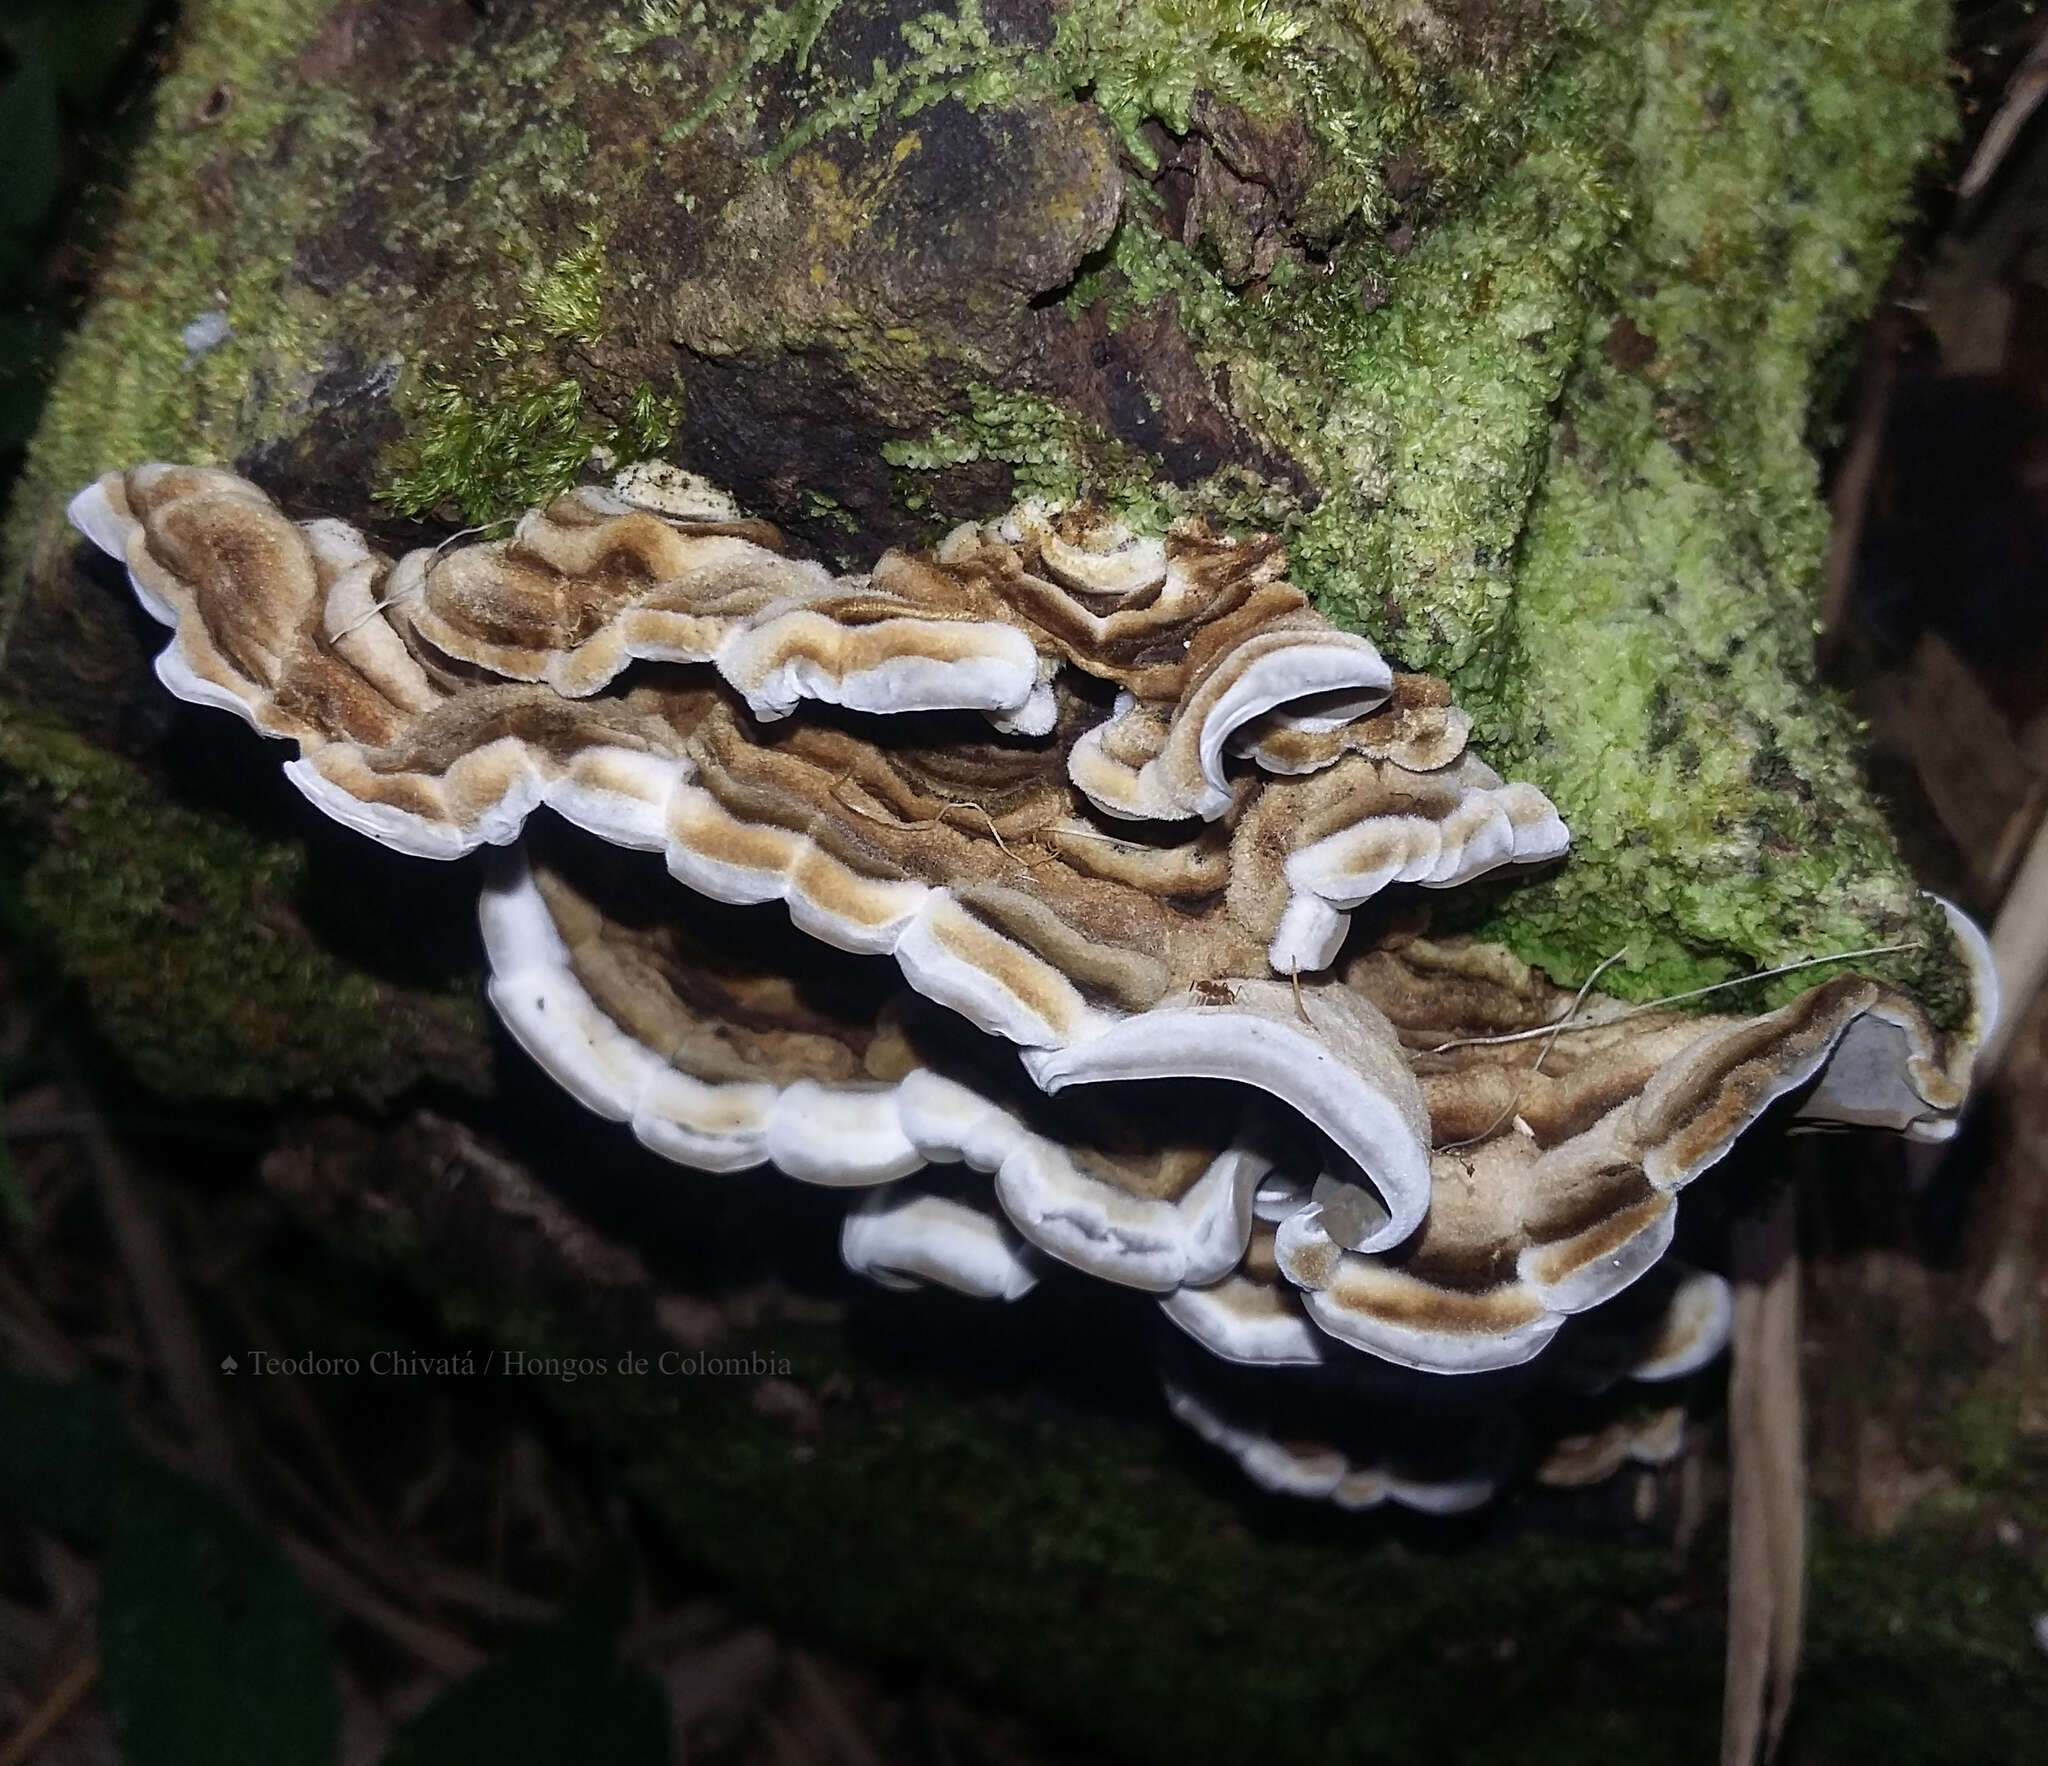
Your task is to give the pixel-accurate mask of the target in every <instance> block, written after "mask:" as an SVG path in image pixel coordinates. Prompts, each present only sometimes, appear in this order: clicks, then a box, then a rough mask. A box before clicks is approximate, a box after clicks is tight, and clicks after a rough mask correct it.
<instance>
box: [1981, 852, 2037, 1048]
mask: <svg viewBox="0 0 2048 1766" xmlns="http://www.w3.org/2000/svg"><path fill="white" fill-rule="evenodd" d="M1991 966H1992V968H1993V969H1994V970H1995V971H1996V972H1997V975H1998V1001H1999V1005H1998V1022H1997V1024H1996V1025H1994V1026H1993V1027H1992V1031H1991V1034H1990V1036H1989V1037H1987V1038H1986V1039H1985V1042H1984V1046H1983V1047H1982V1048H1981V1049H1979V1050H1978V1051H1977V1066H1976V1083H1977V1085H1978V1087H1979V1088H1980V1089H1981V1088H1982V1087H1984V1086H1986V1085H1988V1084H1989V1083H1990V1082H1991V1081H1992V1080H1993V1079H1995V1078H1996V1077H1997V1076H1998V1068H1999V1064H2000V1063H2001V1062H2002V1061H2003V1060H2004V1059H2005V1052H2006V1050H2007V1048H2008V1047H2010V1046H2011V1043H2012V1038H2013V1032H2014V1031H2016V1030H2017V1029H2018V1028H2019V1027H2020V1025H2021V1024H2022V1023H2024V1022H2025V1021H2026V1017H2027V1012H2028V1009H2029V1008H2030V1007H2031V1006H2032V1005H2033V1003H2034V996H2035V994H2037V993H2038V992H2040V990H2041V983H2042V981H2043V980H2044V979H2048V820H2043V821H2042V822H2040V823H2038V824H2037V825H2036V827H2035V829H2034V839H2033V844H2032V845H2030V846H2029V847H2028V848H2027V856H2026V857H2025V858H2024V859H2023V860H2022V861H2021V862H2020V868H2019V874H2018V875H2017V876H2015V877H2014V878H2013V880H2012V887H2011V888H2010V889H2008V890H2007V891H2006V893H2005V900H2004V902H2003V903H2002V904H2001V905H2000V907H1999V910H1998V918H1997V920H1995V921H1994V922H1993V923H1992V927H1991Z"/></svg>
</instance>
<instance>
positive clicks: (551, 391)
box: [377, 227, 682, 525]
mask: <svg viewBox="0 0 2048 1766" xmlns="http://www.w3.org/2000/svg"><path fill="white" fill-rule="evenodd" d="M584 231H585V235H586V237H585V240H584V243H583V244H582V245H580V246H578V247H577V248H576V249H575V250H574V251H572V252H568V253H566V254H565V255H563V256H562V257H560V258H558V259H556V260H555V262H554V263H553V264H551V265H549V267H548V268H547V270H546V271H545V272H544V273H542V274H541V275H538V276H535V277H532V278H530V279H529V280H528V281H527V283H526V284H525V286H524V288H523V290H522V298H521V301H520V305H519V307H518V309H517V311H515V312H514V313H513V315H512V317H511V318H510V319H509V320H508V321H506V322H505V323H504V324H503V325H500V326H495V327H493V328H491V329H490V330H488V331H486V332H485V333H484V334H483V336H482V337H481V339H480V340H479V342H478V346H477V348H476V351H475V364H474V365H473V366H472V367H471V368H470V369H469V371H468V372H467V373H465V374H463V375H460V376H457V375H453V374H451V373H450V372H449V371H448V370H447V369H446V368H436V369H434V370H430V371H429V372H428V373H427V374H426V375H425V376H424V377H423V379H424V384H423V385H422V386H421V388H420V390H419V391H418V392H417V393H415V394H411V395H410V396H407V395H405V394H403V392H401V403H402V404H403V405H404V406H405V408H406V414H407V417H408V424H407V429H406V434H405V436H404V438H403V439H402V440H401V441H400V442H399V443H398V444H397V446H396V447H395V448H393V449H392V451H391V455H390V459H389V463H388V476H387V478H386V480H385V482H384V484H383V485H382V486H381V487H379V489H378V491H377V498H378V501H380V502H383V503H387V504H389V505H390V506H391V507H392V508H394V509H396V510H398V511H399V513H400V514H403V515H425V514H427V513H429V512H430V511H433V510H437V509H444V508H446V509H453V510H457V511H460V513H461V515H462V518H463V519H464V520H466V521H469V522H472V523H476V524H479V525H482V524H489V523H494V522H497V521H501V520H504V519H507V518H509V517H511V516H514V515H516V514H518V513H519V511H520V510H522V509H529V508H533V507H535V506H537V505H539V504H543V503H547V502H549V501H551V500H552V499H553V498H555V497H556V496H559V495H560V494H561V493H562V492H563V491H565V490H567V489H568V488H569V486H570V485H572V484H574V483H575V482H576V480H577V478H578V477H579V476H580V475H581V474H582V472H583V470H584V468H585V467H586V466H587V465H588V464H589V463H590V460H591V457H592V456H593V455H598V456H600V457H604V456H609V457H611V458H613V459H619V460H646V459H651V458H653V457H654V456H655V455H657V454H659V453H660V452H661V451H662V449H664V448H665V447H667V446H668V444H669V442H670V441H671V439H673V437H674V435H675V431H676V425H677V424H678V423H680V422H681V421H682V407H681V405H680V404H678V403H677V402H676V401H675V400H674V399H672V398H665V397H663V396H662V395H660V394H659V393H657V392H656V391H655V390H654V388H653V387H651V386H649V385H647V384H646V383H644V382H643V383H642V384H641V385H639V386H638V387H636V388H635V389H634V391H633V395H632V397H631V399H630V400H629V401H628V403H627V406H626V408H625V410H624V412H623V413H621V414H620V415H618V416H616V417H605V416H602V415H594V414H592V413H591V412H590V411H589V410H588V408H587V405H586V395H585V392H584V389H583V387H582V385H581V384H580V383H579V382H578V381H577V380H575V379H573V378H571V377H569V375H568V374H567V373H566V372H565V371H564V370H563V368H562V366H561V365H560V362H559V359H558V357H557V354H556V352H555V351H554V349H553V348H552V346H554V345H556V344H562V343H569V344H579V343H580V344H583V345H585V346H593V345H595V344H597V343H599V342H601V341H602V340H603V337H604V277H605V260H604V246H603V241H602V238H601V236H600V234H599V232H598V229H596V228H595V227H587V228H585V230H584Z"/></svg>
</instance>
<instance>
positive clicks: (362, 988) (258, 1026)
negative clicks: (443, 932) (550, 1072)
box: [0, 713, 485, 1101]
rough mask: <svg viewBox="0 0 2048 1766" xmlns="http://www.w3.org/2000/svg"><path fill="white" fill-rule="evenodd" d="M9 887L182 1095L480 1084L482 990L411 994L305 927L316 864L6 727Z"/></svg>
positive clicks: (37, 930) (151, 1073)
mask: <svg viewBox="0 0 2048 1766" xmlns="http://www.w3.org/2000/svg"><path fill="white" fill-rule="evenodd" d="M0 819H4V824H5V827H6V838H5V840H4V842H0V846H4V849H5V850H6V852H7V853H8V864H7V872H8V874H7V876H6V878H5V882H6V887H7V889H8V892H9V893H10V894H11V895H13V896H14V897H15V899H16V900H17V901H18V903H19V904H20V906H21V908H23V909H25V910H26V915H25V917H26V920H27V922H28V925H27V928H26V930H27V931H28V932H29V935H30V937H31V938H32V939H41V940H45V941H47V943H46V950H47V952H48V954H49V955H50V956H51V957H52V958H53V959H54V961H55V964H56V966H57V968H58V969H59V971H60V972H61V973H62V974H63V975H64V976H65V977H66V978H67V979H68V980H70V981H71V982H73V983H75V984H76V985H77V986H78V987H80V988H81V990H82V991H83V993H84V995H85V997H86V999H87V1000H88V1001H89V1002H90V1005H91V1009H92V1012H93V1014H94V1020H95V1023H96V1025H97V1027H98V1028H99V1030H100V1032H101V1034H103V1035H104V1036H105V1037H106V1038H107V1040H108V1041H109V1042H110V1043H111V1044H113V1046H114V1047H115V1048H117V1049H118V1050H119V1051H120V1053H121V1054H122V1056H123V1058H124V1059H125V1060H127V1062H128V1063H129V1064H130V1065H131V1066H132V1067H133V1069H134V1070H135V1072H136V1073H137V1074H138V1075H139V1076H140V1077H141V1078H142V1079H143V1080H144V1081H145V1082H146V1083H148V1084H150V1085H153V1086H155V1087H157V1088H158V1089H159V1090H161V1091H163V1092H164V1093H166V1094H167V1095H171V1096H188V1097H189V1096H195V1095H203V1096H210V1097H215V1098H231V1099H238V1100H248V1101H265V1100H273V1099H277V1098H282V1097H287V1096H293V1097H354V1098H367V1099H371V1100H373V1101H382V1100H385V1099H388V1098H389V1096H390V1095H391V1094H392V1093H393V1092H394V1091H396V1090H399V1089H402V1088H403V1087H405V1086H407V1085H409V1084H411V1083H413V1082H414V1081H415V1080H416V1079H417V1077H418V1076H419V1075H420V1073H421V1071H422V1070H423V1069H424V1071H426V1072H428V1073H435V1074H438V1075H439V1076H441V1077H443V1078H450V1079H459V1080H463V1081H470V1080H473V1078H474V1074H475V1066H476V1055H475V1051H476V1050H477V1049H478V1048H479V1047H480V1046H481V1044H482V1042H483V1038H484V1035H485V1032H484V1028H483V1022H482V1013H481V1010H480V1008H479V1005H478V1002H477V1001H476V999H475V997H474V994H473V992H472V991H471V990H470V989H469V988H468V987H467V986H465V987H463V989H462V990H461V992H460V993H459V994H455V995H442V996H435V995H425V994H419V993H401V992H400V991H399V990H397V989H394V988H392V987H389V986H386V985H383V984H381V983H379V982H376V981H373V980H371V979H370V978H369V977H368V976H365V975H363V974H361V973H360V972H358V971H355V970H353V969H351V968H350V967H348V965H347V964H345V963H344V962H343V961H342V960H341V959H339V958H338V957H335V956H333V955H330V954H329V953H327V952H326V951H324V950H323V949H322V948H321V947H320V946H319V945H317V944H315V943H313V942H311V941H310V940H308V939H307V938H306V937H305V936H304V933H303V930H302V928H300V927H298V926H296V925H295V924H294V923H293V921H294V916H295V910H294V908H293V907H292V905H291V904H292V903H293V902H294V901H295V900H297V899H298V898H299V896H300V894H301V892H302V889H303V886H304V882H305V875H306V857H305V853H304V851H303V850H302V849H300V848H299V847H297V846H296V845H279V844H275V843H272V842H267V841H264V840H261V839H259V838H258V837H256V836H255V835H253V834H251V833H249V832H247V831H245V830H244V829H242V828H241V827H239V826H237V825H236V824H234V823H232V822H228V821H224V820H222V819H221V818H219V817H216V816H209V815H205V814H201V813H199V812H197V811H195V810H192V809H189V808H186V807H184V806H183V805H180V804H178V803H176V802H172V801H167V800H166V798H165V797H164V795H163V792H162V788H161V787H160V786H159V785H158V784H157V783H155V782H154V781H152V780H151V779H149V778H148V777H146V776H145V775H144V774H143V773H141V772H140V771H138V770H137V769H135V768H133V767H131V766H129V765H128V764H126V763H125V762H123V761H120V760H117V759H115V758H113V757H112V756H110V755H107V754H105V753H103V752H101V751H100V750H98V749H95V748H93V747H91V746H90V745H89V744H87V743H85V742H83V741H81V740H80V739H79V738H77V737H76V736H73V735H71V734H69V733H68V732H65V731H62V730H59V729H55V728H51V727H47V726H41V725H37V724H34V723H32V722H29V721H28V720H26V719H24V718H23V717H21V716H20V715H19V714H17V713H8V714H7V715H5V716H4V717H0Z"/></svg>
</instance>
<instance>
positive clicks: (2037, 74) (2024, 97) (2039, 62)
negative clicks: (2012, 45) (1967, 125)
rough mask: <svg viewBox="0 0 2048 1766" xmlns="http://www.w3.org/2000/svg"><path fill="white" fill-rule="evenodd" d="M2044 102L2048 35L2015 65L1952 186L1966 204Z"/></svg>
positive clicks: (2047, 91)
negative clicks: (1994, 110)
mask: <svg viewBox="0 0 2048 1766" xmlns="http://www.w3.org/2000/svg"><path fill="white" fill-rule="evenodd" d="M2044 98H2048V31H2043V32H2042V33H2041V35H2040V36H2038V37H2036V38H2035V39H2034V47H2033V48H2032V49H2031V50H2029V51H2028V53H2027V58H2026V60H2025V61H2023V62H2021V63H2020V65H2019V71H2018V72H2017V73H2015V74H2014V75H2013V77H2012V84H2011V85H2009V86H2007V87H2006V89H2005V97H2004V99H2003V100H2002V101H2001V102H2000V104H1999V107H1998V114H1997V115H1996V116H1994V117H1993V118H1992V119H1991V126H1990V128H1988V129H1986V130H1985V131H1984V139H1983V140H1982V141H1980V142H1979V143H1978V144H1977V151H1976V153H1975V154H1974V155H1972V156H1971V159H1970V164H1969V166H1968V168H1967V169H1966V170H1965V171H1964V173H1963V175H1962V177H1961V178H1960V179H1959V180H1958V181H1957V183H1956V195H1957V196H1959V197H1960V198H1961V199H1962V200H1963V201H1964V202H1968V201H1969V200H1970V199H1971V198H1972V197H1973V196H1975V195H1976V194H1977V193H1978V192H1979V191H1980V190H1982V189H1983V188H1984V187H1985V185H1987V184H1989V183H1990V182H1991V180H1992V178H1993V177H1995V176H1996V175H1997V172H1998V168H1999V167H2000V166H2001V165H2003V164H2004V163H2005V157H2006V155H2007V154H2008V153H2010V152H2011V151H2012V146H2013V143H2014V142H2015V141H2017V140H2018V139H2019V138H2020V131H2021V130H2023V129H2024V128H2025V127H2026V126H2027V119H2028V118H2029V117H2031V116H2032V115H2033V114H2034V112H2035V111H2036V110H2037V109H2038V108H2039V107H2040V104H2041V101H2042V100H2043V99H2044Z"/></svg>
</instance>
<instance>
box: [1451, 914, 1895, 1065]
mask: <svg viewBox="0 0 2048 1766" xmlns="http://www.w3.org/2000/svg"><path fill="white" fill-rule="evenodd" d="M1919 948H1920V940H1919V939H1917V938H1914V939H1908V940H1907V941H1906V942H1905V943H1904V944H1870V945H1865V946H1864V947H1863V948H1862V949H1860V950H1838V951H1831V952H1829V954H1828V955H1826V956H1824V957H1802V958H1800V960H1799V961H1798V962H1796V963H1780V964H1779V965H1778V967H1777V968H1775V969H1759V970H1758V971H1757V972H1756V973H1755V974H1754V975H1737V976H1734V977H1733V978H1732V979H1730V980H1727V981H1714V982H1709V983H1708V984H1707V985H1706V986H1705V987H1690V988H1687V989H1686V991H1685V992H1684V993H1667V994H1664V995H1663V996H1662V997H1661V998H1658V999H1653V1000H1642V1001H1639V1002H1638V1003H1637V1004H1635V1005H1632V1006H1626V1007H1624V1008H1623V1009H1622V1010H1621V1011H1619V1012H1605V1013H1602V1014H1601V1015H1600V1016H1599V1017H1597V1018H1588V1019H1587V1020H1586V1021H1585V1022H1584V1023H1583V1024H1574V1023H1573V1022H1572V1015H1573V1014H1574V1013H1575V1012H1577V1011H1578V1010H1579V1008H1580V1007H1581V1006H1582V1005H1584V1004H1585V1001H1586V994H1587V992H1588V990H1589V989H1591V987H1592V985H1593V983H1594V982H1595V981H1597V980H1599V979H1600V977H1601V975H1602V974H1604V973H1605V972H1606V970H1607V969H1608V968H1609V967H1610V966H1612V965H1613V964H1615V963H1618V962H1620V961H1621V959H1622V958H1623V957H1625V956H1626V955H1627V954H1628V952H1627V951H1625V950H1618V951H1616V952H1615V953H1614V955H1613V956H1611V957H1609V958H1607V960H1606V961H1605V962H1603V963H1602V964H1601V965H1600V967H1599V968H1597V969H1595V970H1594V971H1593V973H1592V974H1591V975H1589V976H1587V977H1586V979H1585V981H1584V983H1583V984H1581V986H1580V988H1579V991H1578V994H1577V996H1576V997H1575V998H1574V999H1573V1001H1572V1003H1571V1004H1570V1005H1569V1006H1567V1007H1565V1009H1564V1011H1563V1012H1561V1013H1560V1014H1559V1015H1558V1016H1557V1017H1556V1018H1555V1019H1554V1020H1552V1022H1550V1023H1548V1024H1538V1025H1537V1026H1536V1027H1535V1028H1534V1029H1533V1030H1508V1031H1503V1032H1502V1033H1501V1034H1500V1035H1498V1036H1456V1037H1453V1038H1452V1039H1451V1040H1450V1041H1449V1042H1440V1043H1438V1044H1437V1045H1436V1046H1435V1047H1434V1048H1432V1049H1431V1050H1430V1051H1429V1052H1430V1053H1431V1054H1432V1055H1441V1054H1444V1053H1446V1052H1447V1051H1448V1050H1451V1049H1490V1048H1498V1047H1499V1046H1500V1045H1502V1044H1503V1043H1510V1042H1533V1041H1534V1040H1535V1039H1536V1038H1537V1037H1539V1036H1547V1037H1549V1038H1550V1039H1551V1041H1553V1042H1555V1041H1556V1040H1557V1038H1558V1037H1560V1036H1563V1035H1565V1034H1567V1033H1568V1032H1571V1031H1575V1030H1605V1029H1606V1028H1607V1027H1608V1026H1609V1025H1611V1024H1622V1023H1626V1022H1627V1021H1628V1020H1629V1019H1630V1018H1640V1017H1643V1016H1645V1015H1646V1014H1647V1013H1650V1012H1656V1011H1661V1010H1662V1009H1663V1008H1664V1007H1666V1006H1675V1005H1680V1004H1682V1003H1683V1002H1685V1001H1686V1000H1696V999H1704V998H1705V997H1706V996H1707V995H1708V994H1710V993H1722V992H1725V991H1726V990H1727V989H1729V988H1731V987H1747V986H1748V985H1749V984H1750V983H1751V982H1752V981H1774V980H1776V979H1777V977H1779V976H1780V975H1793V974H1797V973H1798V972H1799V971H1800V970H1801V969H1818V968H1819V967H1820V966H1821V965H1822V964H1823V963H1847V962H1851V961H1853V960H1855V959H1856V958H1858V957H1889V956H1896V955H1897V954H1898V953H1899V952H1901V951H1908V950H1918V949H1919Z"/></svg>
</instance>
